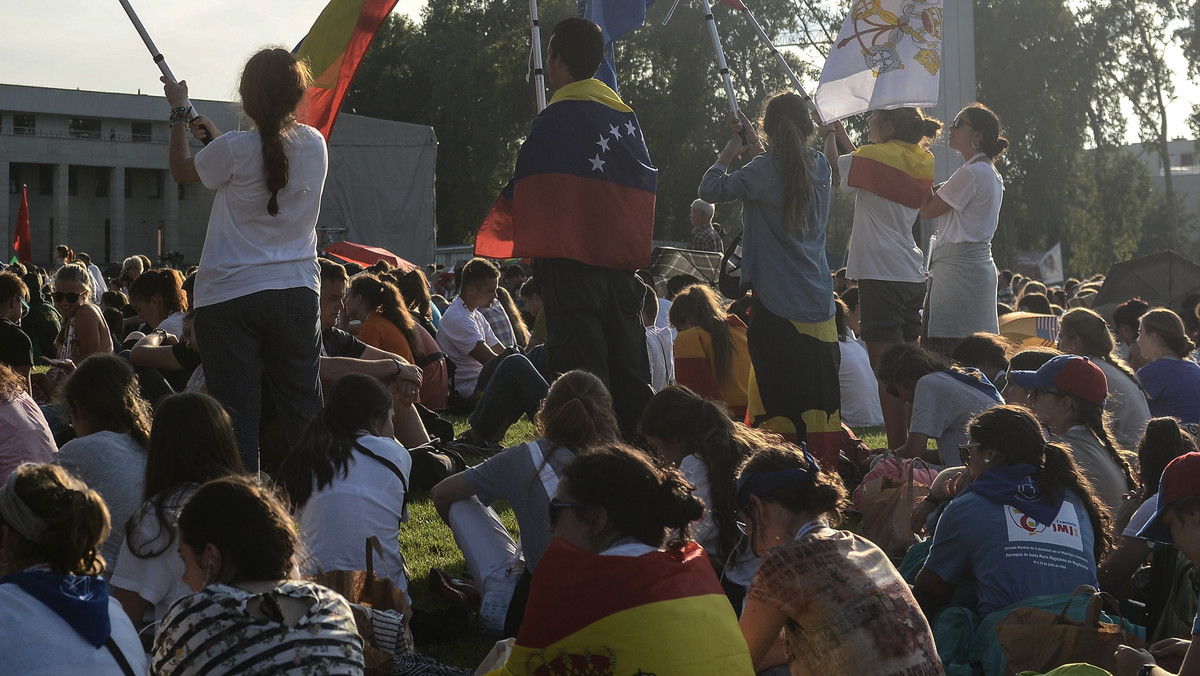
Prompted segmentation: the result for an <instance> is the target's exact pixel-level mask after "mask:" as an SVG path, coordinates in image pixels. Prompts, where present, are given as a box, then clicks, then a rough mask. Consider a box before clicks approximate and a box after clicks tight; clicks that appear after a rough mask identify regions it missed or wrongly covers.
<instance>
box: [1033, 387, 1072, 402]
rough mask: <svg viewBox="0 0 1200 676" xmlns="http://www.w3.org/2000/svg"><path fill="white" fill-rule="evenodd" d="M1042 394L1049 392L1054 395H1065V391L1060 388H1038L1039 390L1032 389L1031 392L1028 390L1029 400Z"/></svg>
mask: <svg viewBox="0 0 1200 676" xmlns="http://www.w3.org/2000/svg"><path fill="white" fill-rule="evenodd" d="M1043 394H1049V395H1051V396H1054V397H1065V396H1067V393H1066V392H1063V391H1062V390H1051V389H1040V390H1033V391H1032V392H1030V393H1029V400H1030V401H1033V400H1034V399H1037V398H1038V397H1040V396H1042V395H1043Z"/></svg>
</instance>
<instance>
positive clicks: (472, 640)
mask: <svg viewBox="0 0 1200 676" xmlns="http://www.w3.org/2000/svg"><path fill="white" fill-rule="evenodd" d="M450 419H451V420H452V421H453V422H454V429H455V432H456V433H457V432H462V431H463V430H465V429H466V427H467V424H466V419H465V418H463V417H455V416H450ZM855 432H856V433H857V434H858V435H859V437H860V438H862V439H863V441H865V442H866V443H867V445H868V446H870V447H871V448H882V447H884V446H886V445H887V440H886V438H885V436H884V433H883V428H882V427H878V428H864V429H861V430H855ZM536 433H537V432H536V430H535V429H534V427H533V425H532V424H530V423H528V422H526V421H524V420H522V421H521V422H520V423H517V424H516V425H514V426H513V427H512V428H511V429H510V430H509V432H508V435H507V436H506V437H505V438H504V445H505V446H511V445H514V444H518V443H521V442H524V441H528V440H530V439H532V438H534V437H535V436H536ZM495 508H496V511H497V512H498V513H499V514H500V518H501V519H502V520H503V521H504V525H505V527H507V528H508V530H509V531H510V532H511V533H512V534H513V536H514V537H515V536H516V534H517V522H516V519H515V518H514V517H513V513H512V510H511V509H509V507H508V505H507V504H506V503H498V504H496V505H495ZM409 513H410V515H411V518H410V519H409V522H408V523H406V524H404V526H403V527H402V528H401V529H400V550H401V551H402V552H404V556H405V558H407V559H408V565H409V568H410V570H411V572H412V575H413V580H412V586H411V593H412V596H413V599H414V605H415V606H416V607H417V608H421V609H424V610H432V609H436V608H443V607H447V606H448V605H449V603H448V602H447V601H445V600H444V599H442V597H441V596H440V595H437V594H436V593H435V592H432V591H430V590H429V571H430V570H431V569H433V568H441V569H443V570H445V571H447V572H449V573H450V574H451V575H453V576H454V577H459V578H466V577H468V575H469V573H468V572H467V568H466V564H464V563H463V558H462V552H460V551H459V550H458V546H457V545H456V544H455V543H454V536H453V535H452V534H451V533H450V529H449V528H448V527H446V525H445V524H444V523H442V520H441V519H440V518H438V515H437V511H436V510H434V508H433V501H432V500H431V499H430V498H429V494H428V493H423V494H422V493H414V494H413V500H412V502H411V503H410V504H409ZM495 642H496V638H495V637H492V636H489V635H487V634H484V633H483V632H481V631H480V630H479V628H478V625H477V624H476V619H475V618H472V621H471V627H470V628H469V629H468V630H467V633H466V635H464V636H463V637H462V638H460V639H458V640H457V641H454V642H451V643H444V644H438V645H419V646H417V649H418V650H420V651H421V652H423V653H426V654H428V655H431V656H433V657H435V658H436V659H438V660H440V661H442V662H444V663H445V664H451V665H454V666H460V667H470V668H472V669H473V668H475V667H476V666H477V665H478V664H479V662H480V661H482V660H483V658H484V657H485V656H486V655H487V653H488V651H489V650H491V647H492V645H493V644H494V643H495Z"/></svg>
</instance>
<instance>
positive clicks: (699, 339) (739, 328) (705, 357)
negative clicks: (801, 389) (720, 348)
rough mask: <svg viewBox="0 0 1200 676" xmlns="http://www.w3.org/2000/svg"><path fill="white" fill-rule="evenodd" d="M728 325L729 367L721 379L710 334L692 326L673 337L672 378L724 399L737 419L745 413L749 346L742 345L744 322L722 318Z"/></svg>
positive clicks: (694, 388) (744, 337) (703, 393)
mask: <svg viewBox="0 0 1200 676" xmlns="http://www.w3.org/2000/svg"><path fill="white" fill-rule="evenodd" d="M725 323H726V324H728V325H729V342H730V345H731V346H732V347H733V354H732V357H733V359H732V360H731V363H732V368H731V370H730V371H731V372H730V374H729V378H727V379H726V380H725V381H724V382H720V381H719V380H718V378H717V372H716V365H715V364H716V362H715V361H714V360H713V346H712V336H711V335H710V334H709V333H708V331H705V330H704V329H701V328H698V327H693V328H690V329H685V330H683V331H680V332H679V335H678V336H676V337H675V382H677V383H679V384H680V385H683V386H685V387H687V388H688V389H690V390H692V391H693V392H695V393H696V394H698V395H700V396H702V397H704V398H705V399H719V400H721V401H723V402H725V405H726V406H728V407H729V410H730V411H731V412H732V413H733V415H734V417H735V418H737V419H738V420H741V419H742V418H745V417H746V405H747V402H748V401H749V398H748V396H747V394H746V387H747V386H748V385H749V383H750V350H749V348H748V347H747V346H746V325H745V324H743V323H742V320H741V319H739V318H738V317H734V316H732V315H730V316H729V317H727V318H726V319H725Z"/></svg>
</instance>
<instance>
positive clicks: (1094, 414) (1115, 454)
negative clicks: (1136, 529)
mask: <svg viewBox="0 0 1200 676" xmlns="http://www.w3.org/2000/svg"><path fill="white" fill-rule="evenodd" d="M1067 396H1069V397H1071V399H1072V401H1073V402H1074V404H1075V413H1076V415H1078V416H1079V419H1080V421H1081V422H1083V424H1084V425H1087V428H1088V429H1089V430H1091V431H1092V434H1094V435H1096V438H1097V439H1099V440H1100V443H1101V444H1102V445H1103V446H1104V448H1105V450H1107V451H1108V456H1109V457H1110V458H1112V461H1113V462H1115V463H1116V464H1117V467H1119V468H1121V473H1122V474H1124V475H1125V484H1126V486H1125V488H1126V489H1127V490H1133V489H1135V488H1137V482H1136V481H1134V479H1133V469H1132V468H1130V466H1129V463H1128V462H1126V461H1125V458H1123V457H1121V453H1120V452H1119V451H1118V450H1117V445H1116V444H1115V443H1113V440H1112V435H1111V434H1110V433H1109V431H1108V423H1107V422H1106V421H1105V419H1104V418H1105V415H1106V414H1105V413H1104V409H1103V408H1101V407H1100V406H1097V405H1095V404H1093V403H1091V402H1090V401H1085V400H1083V399H1080V398H1079V397H1076V396H1074V395H1067Z"/></svg>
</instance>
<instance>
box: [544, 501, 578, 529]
mask: <svg viewBox="0 0 1200 676" xmlns="http://www.w3.org/2000/svg"><path fill="white" fill-rule="evenodd" d="M581 506H582V505H581V504H580V503H578V502H564V501H562V500H551V501H550V514H549V516H550V527H551V528H554V525H555V524H557V523H558V515H559V514H560V513H561V512H562V511H563V510H564V509H578V508H579V507H581Z"/></svg>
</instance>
